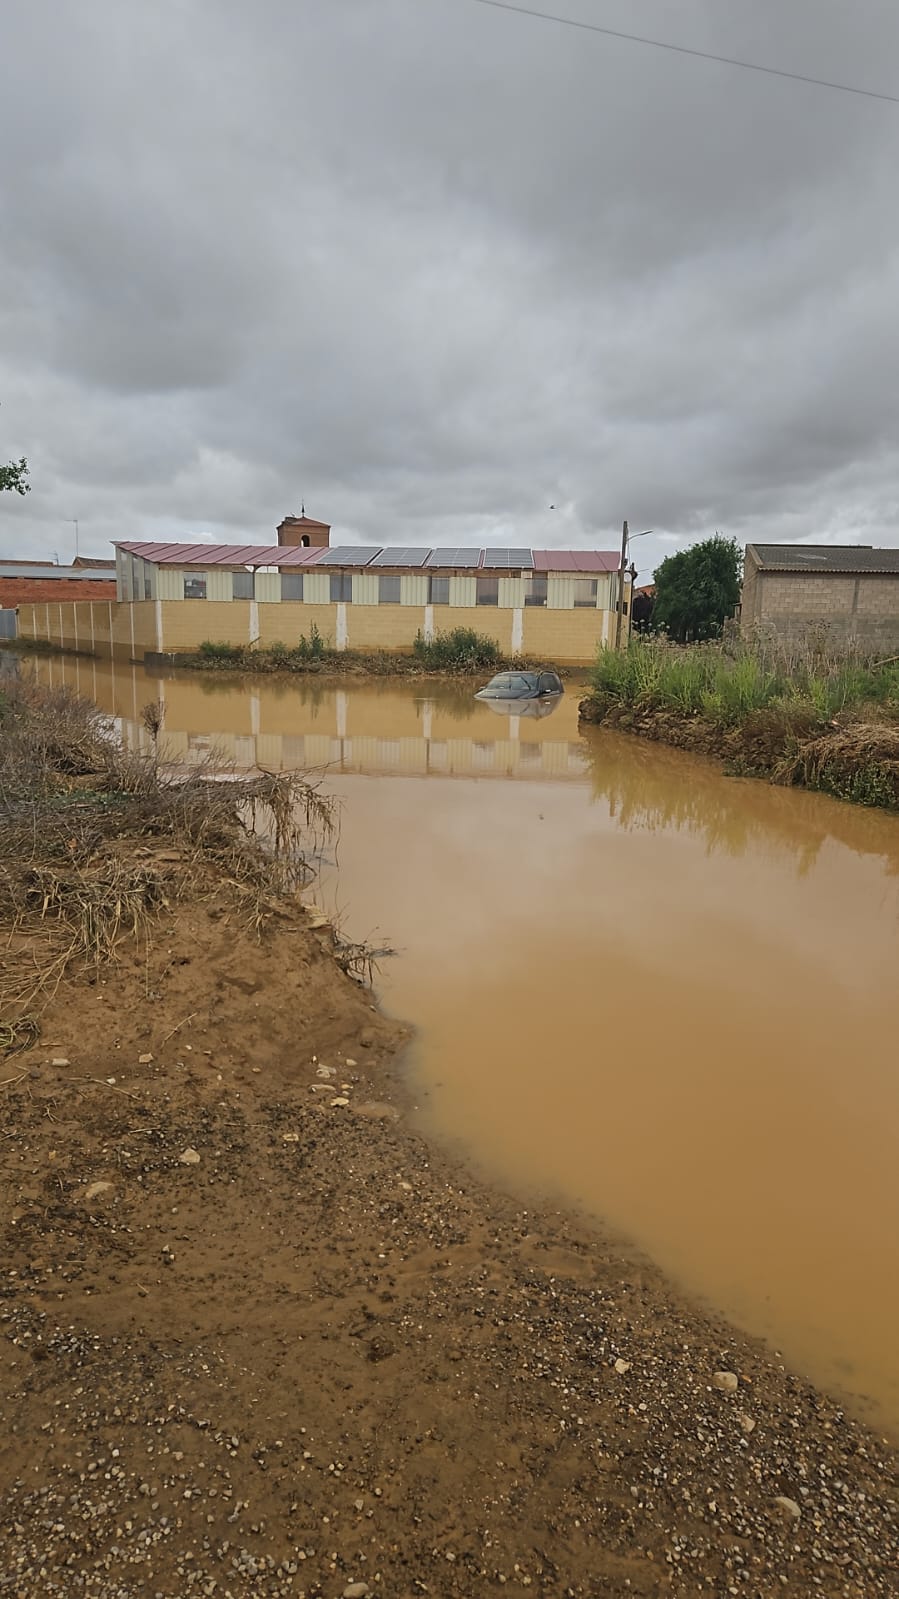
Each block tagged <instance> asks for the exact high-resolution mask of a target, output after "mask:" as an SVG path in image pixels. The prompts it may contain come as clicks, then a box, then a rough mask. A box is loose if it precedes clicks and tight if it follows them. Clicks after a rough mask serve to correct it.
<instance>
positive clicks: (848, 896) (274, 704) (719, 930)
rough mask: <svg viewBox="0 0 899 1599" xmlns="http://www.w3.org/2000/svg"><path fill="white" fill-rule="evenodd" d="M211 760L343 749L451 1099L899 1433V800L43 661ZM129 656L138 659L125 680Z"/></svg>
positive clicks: (316, 696)
mask: <svg viewBox="0 0 899 1599" xmlns="http://www.w3.org/2000/svg"><path fill="white" fill-rule="evenodd" d="M39 671H40V672H41V674H42V675H43V676H45V677H49V676H50V674H51V673H52V674H53V676H54V680H57V681H58V680H59V679H60V678H61V677H63V676H64V677H65V679H66V680H67V681H71V682H73V684H74V683H75V679H76V676H77V678H78V679H79V686H80V687H81V689H82V691H83V692H85V693H88V694H92V695H93V696H94V697H95V698H96V700H97V702H98V704H100V705H101V706H102V707H103V708H104V709H106V710H110V711H112V712H113V713H114V714H116V715H117V716H118V717H119V718H120V719H121V726H122V731H123V735H124V737H125V738H126V739H128V740H129V741H130V742H139V741H140V739H141V738H142V737H143V736H144V735H143V734H142V729H141V727H140V723H139V710H140V706H141V705H142V704H143V703H145V702H146V701H147V700H148V699H151V698H164V700H165V703H166V724H165V727H166V739H167V740H168V742H169V746H170V748H171V751H172V753H173V754H178V755H179V756H180V757H181V758H182V759H190V758H191V755H192V754H194V755H197V756H198V755H200V754H202V753H203V752H204V751H205V750H206V749H208V748H209V747H210V746H218V747H220V748H221V749H223V751H224V752H225V753H227V754H228V755H229V756H230V757H231V758H232V759H233V760H236V761H237V762H238V764H241V765H251V764H253V763H254V762H256V761H258V762H259V763H261V764H262V765H265V766H268V767H275V766H281V765H283V766H290V765H301V764H304V763H305V764H313V765H323V764H326V763H327V764H328V765H329V777H328V784H329V786H330V787H332V788H333V789H334V790H336V792H338V793H339V794H340V796H341V798H342V800H343V801H344V806H343V821H342V836H341V846H340V861H339V877H338V878H337V880H336V881H334V880H332V881H331V883H330V885H329V888H328V891H329V893H330V894H331V896H332V899H333V901H334V902H335V903H336V904H337V905H339V907H340V911H341V915H342V921H343V925H344V927H345V929H346V930H347V931H348V932H349V933H351V934H352V935H354V936H359V937H374V938H375V939H377V940H378V941H379V942H380V941H382V940H387V941H389V942H390V943H392V944H393V945H395V946H396V947H397V949H398V952H399V953H398V955H397V957H396V959H395V960H392V961H390V962H389V963H388V964H387V965H386V966H385V967H384V970H383V973H382V979H381V997H382V999H383V1002H384V1004H385V1005H386V1006H387V1007H388V1008H389V1009H390V1010H391V1011H393V1012H395V1013H396V1014H398V1015H400V1016H402V1017H404V1018H405V1019H407V1020H409V1021H411V1022H412V1023H413V1024H414V1025H415V1027H416V1029H417V1038H416V1042H415V1044H414V1046H413V1048H412V1051H411V1056H410V1059H409V1063H408V1069H409V1072H410V1073H411V1076H412V1081H413V1085H414V1087H415V1091H416V1097H417V1099H418V1101H419V1103H420V1105H421V1115H422V1117H423V1119H424V1121H425V1123H426V1125H427V1127H428V1128H429V1129H430V1130H432V1131H433V1133H434V1134H435V1135H436V1136H438V1137H440V1138H441V1139H444V1140H451V1141H454V1142H455V1143H457V1144H459V1145H460V1146H462V1147H463V1148H464V1150H465V1151H466V1152H467V1154H468V1155H469V1157H470V1158H474V1159H475V1160H476V1161H477V1162H478V1164H479V1165H480V1166H481V1167H482V1169H485V1170H487V1171H490V1172H492V1173H494V1174H496V1175H497V1176H498V1177H500V1178H501V1179H502V1180H503V1181H505V1182H507V1183H511V1184H514V1185H516V1186H517V1187H519V1188H521V1189H525V1190H526V1191H530V1192H533V1193H534V1194H535V1195H541V1196H544V1195H546V1194H550V1195H552V1196H553V1197H556V1198H560V1199H562V1200H564V1201H566V1202H570V1203H575V1204H577V1205H580V1206H583V1207H586V1208H587V1210H589V1211H590V1212H592V1213H595V1214H596V1215H597V1216H599V1217H602V1218H603V1220H604V1222H605V1223H606V1224H611V1226H612V1227H613V1228H615V1229H616V1230H618V1231H619V1232H620V1233H621V1234H623V1235H626V1237H627V1238H629V1239H632V1240H634V1241H635V1242H636V1243H637V1244H638V1245H639V1246H641V1247H642V1248H644V1249H645V1250H646V1251H647V1252H648V1253H650V1254H651V1255H652V1256H654V1257H655V1258H656V1259H657V1260H658V1261H659V1262H660V1263H661V1264H662V1265H663V1266H664V1267H665V1268H666V1269H667V1270H668V1272H669V1273H670V1274H671V1275H673V1276H674V1277H675V1278H676V1279H677V1280H679V1281H680V1283H681V1284H682V1285H684V1286H685V1287H686V1288H688V1289H689V1290H691V1291H693V1292H694V1293H696V1294H698V1295H701V1296H704V1297H705V1298H707V1299H708V1300H709V1301H711V1302H713V1303H714V1304H715V1305H716V1306H717V1307H719V1308H720V1309H722V1310H724V1311H726V1312H727V1313H728V1314H730V1315H731V1316H732V1317H733V1318H734V1319H735V1320H737V1321H738V1322H740V1323H741V1324H742V1325H743V1326H745V1327H746V1328H748V1329H749V1330H751V1331H753V1332H755V1333H758V1334H762V1335H764V1336H765V1337H766V1338H767V1339H768V1340H769V1341H770V1342H771V1343H772V1344H773V1345H774V1347H775V1348H776V1349H778V1350H780V1351H781V1352H782V1353H783V1355H784V1357H785V1358H786V1360H787V1361H788V1362H789V1363H790V1364H791V1365H792V1366H794V1367H796V1368H798V1369H799V1370H801V1371H803V1372H806V1373H808V1374H809V1375H810V1376H811V1377H812V1378H813V1379H814V1380H816V1381H817V1382H819V1383H820V1384H822V1385H824V1386H827V1387H830V1388H831V1389H836V1390H841V1391H844V1392H846V1393H847V1394H848V1395H850V1396H851V1397H852V1402H853V1406H854V1408H855V1409H856V1410H857V1411H858V1412H860V1413H861V1414H863V1415H865V1416H866V1417H867V1418H868V1419H871V1420H874V1421H876V1422H877V1423H878V1424H880V1425H881V1426H885V1427H888V1428H889V1429H890V1430H891V1431H892V1432H893V1433H894V1434H899V1369H897V1368H899V1356H897V1350H899V1343H897V1339H896V1327H897V1325H899V1271H897V1239H899V1162H897V1159H896V1131H897V1127H899V1058H897V1057H899V1048H897V1040H899V821H897V820H896V819H895V818H892V817H888V816H885V815H881V814H876V813H870V812H867V811H863V810H858V809H853V808H851V807H849V806H844V805H840V804H839V803H838V802H836V801H832V800H829V799H825V798H823V797H816V796H814V795H809V794H803V793H792V792H786V791H781V790H777V789H773V788H769V787H767V786H765V785H763V784H761V783H753V782H751V781H735V780H733V779H728V778H726V777H725V776H723V775H722V774H720V773H719V772H718V771H717V769H715V768H714V767H712V766H710V765H706V764H704V763H701V762H699V761H697V760H694V759H692V758H690V757H688V756H684V755H682V754H680V753H679V752H675V751H667V750H664V749H660V748H659V747H657V746H652V745H647V744H644V743H641V742H640V741H639V740H636V739H628V738H627V737H626V736H615V735H612V734H608V733H603V732H602V731H595V732H592V733H591V734H590V735H589V736H588V737H587V738H586V739H582V738H580V737H579V735H578V730H577V714H576V702H577V692H576V691H574V692H571V691H569V693H568V694H567V695H566V697H565V700H564V701H563V703H562V704H561V705H560V706H559V708H558V709H557V710H556V711H555V712H554V713H553V714H552V715H551V716H549V717H547V718H545V719H541V720H536V719H531V718H524V717H522V718H520V719H510V718H509V717H508V716H505V715H501V716H498V715H496V714H495V713H494V712H492V711H491V710H490V709H489V708H486V707H483V706H480V705H476V704H475V702H474V701H473V700H472V699H471V697H470V693H469V690H468V689H467V688H464V687H463V688H448V689H447V688H441V687H435V686H434V685H425V684H422V683H408V682H405V683H401V684H393V685H385V684H361V685H360V684H356V683H351V684H344V685H341V686H339V687H335V686H334V685H333V684H329V685H326V684H324V683H322V682H319V681H316V682H313V683H308V682H297V681H289V682H287V683H277V684H276V683H273V682H271V681H270V680H267V679H254V680H253V681H252V683H251V684H249V685H248V684H246V683H242V684H240V685H236V684H233V683H230V682H225V681H224V680H221V679H212V678H202V679H201V678H198V677H195V678H191V677H181V678H178V679H176V680H168V681H165V682H157V681H156V680H153V679H151V678H148V677H147V676H146V675H145V674H144V673H143V672H142V671H139V670H137V671H135V670H132V669H131V668H130V667H129V668H124V667H120V666H117V667H116V668H115V671H114V673H113V670H112V668H111V667H110V666H109V665H108V664H106V665H104V666H102V667H101V666H100V665H99V664H97V665H96V666H94V665H93V664H92V663H85V662H81V663H78V665H77V671H76V665H75V663H74V662H71V661H69V662H60V661H55V662H53V663H52V664H51V663H49V662H42V663H41V665H40V667H39ZM113 677H114V678H115V681H113Z"/></svg>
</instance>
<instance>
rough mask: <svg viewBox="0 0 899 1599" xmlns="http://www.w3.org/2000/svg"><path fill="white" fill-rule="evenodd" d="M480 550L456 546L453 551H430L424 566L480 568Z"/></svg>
mask: <svg viewBox="0 0 899 1599" xmlns="http://www.w3.org/2000/svg"><path fill="white" fill-rule="evenodd" d="M482 553H483V552H482V551H481V550H473V549H472V548H471V546H470V545H468V546H462V545H457V546H456V548H455V549H445V550H432V551H431V553H430V555H429V556H428V558H427V560H426V561H425V566H470V567H475V566H480V564H481V555H482Z"/></svg>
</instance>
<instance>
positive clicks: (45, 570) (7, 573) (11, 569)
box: [0, 562, 115, 583]
mask: <svg viewBox="0 0 899 1599" xmlns="http://www.w3.org/2000/svg"><path fill="white" fill-rule="evenodd" d="M0 577H20V578H21V579H22V580H23V582H28V581H29V580H30V579H33V578H46V577H53V578H61V579H63V580H64V581H65V580H66V579H72V578H74V579H75V580H76V582H79V583H92V582H94V581H96V580H99V581H100V582H101V583H107V582H108V583H114V582H115V567H114V566H90V567H85V566H76V567H74V568H72V567H71V566H37V565H31V564H30V563H29V565H27V566H24V565H23V566H19V565H17V564H16V563H15V562H10V563H9V564H7V563H6V562H0Z"/></svg>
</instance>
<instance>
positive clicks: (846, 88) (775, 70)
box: [474, 0, 899, 105]
mask: <svg viewBox="0 0 899 1599" xmlns="http://www.w3.org/2000/svg"><path fill="white" fill-rule="evenodd" d="M474 3H475V5H479V6H491V7H492V8H493V9H494V10H495V11H515V12H517V13H518V15H519V16H522V17H536V18H538V19H539V21H541V22H557V23H558V24H559V25H560V26H561V27H563V28H580V29H582V30H583V31H584V32H585V33H601V34H603V35H604V36H605V37H606V38H607V39H626V40H627V42H628V43H629V44H646V45H650V46H651V47H652V49H653V50H671V51H673V52H674V54H675V55H679V56H694V57H695V58H696V59H697V60H698V61H717V62H718V63H719V65H720V66H724V67H741V68H742V70H743V71H744V72H763V73H766V74H767V76H769V77H772V78H789V79H791V81H792V82H793V83H811V84H813V85H814V86H815V88H816V89H835V90H837V92H838V93H839V94H858V95H861V96H863V98H864V99H866V100H888V101H889V103H890V104H891V105H899V95H897V94H879V93H878V92H877V90H876V89H858V88H856V87H855V85H854V84H851V83H831V82H830V80H829V79H828V78H813V77H810V76H809V75H808V74H807V73H804V72H787V71H786V69H785V68H783V67H763V66H760V65H759V63H758V62H757V61H742V60H740V59H739V58H738V57H737V56H718V55H713V54H712V52H711V50H691V49H690V48H689V46H687V45H685V44H668V43H667V42H666V41H665V40H664V39H648V38H647V37H646V36H645V35H644V34H642V33H622V32H621V30H620V29H618V28H604V27H601V26H600V24H599V23H598V22H583V21H581V20H580V19H579V18H577V17H559V16H556V15H554V13H553V12H551V11H535V10H533V9H532V8H531V7H530V6H519V5H513V4H512V3H511V0H474Z"/></svg>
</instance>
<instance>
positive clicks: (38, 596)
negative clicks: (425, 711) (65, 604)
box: [0, 559, 116, 610]
mask: <svg viewBox="0 0 899 1599" xmlns="http://www.w3.org/2000/svg"><path fill="white" fill-rule="evenodd" d="M115 575H116V574H115V566H114V565H113V563H112V562H111V561H104V562H102V563H99V562H97V563H95V562H93V561H91V562H90V563H89V564H88V562H87V560H86V559H85V561H84V563H83V564H79V565H78V566H74V565H73V566H50V565H44V564H42V563H41V562H40V561H2V560H0V609H2V610H15V609H16V607H17V606H19V605H29V604H34V603H35V602H38V601H42V600H43V601H46V600H67V601H68V600H113V599H115Z"/></svg>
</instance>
